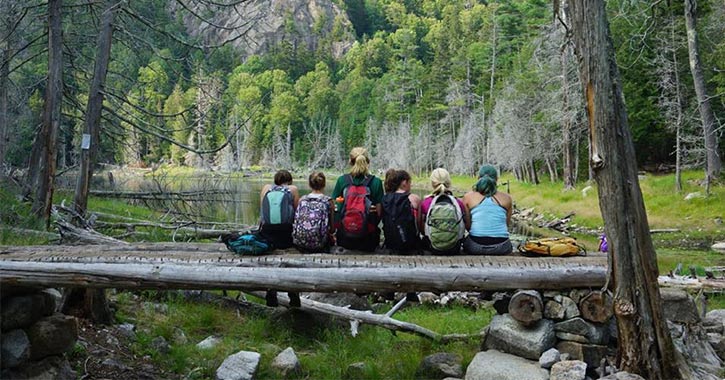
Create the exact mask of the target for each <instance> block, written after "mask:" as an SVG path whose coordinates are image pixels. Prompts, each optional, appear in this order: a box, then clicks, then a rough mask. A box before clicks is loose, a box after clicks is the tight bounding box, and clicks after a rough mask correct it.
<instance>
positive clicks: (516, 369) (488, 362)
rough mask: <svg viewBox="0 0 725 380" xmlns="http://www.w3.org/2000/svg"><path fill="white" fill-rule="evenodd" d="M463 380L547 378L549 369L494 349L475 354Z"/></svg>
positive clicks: (530, 379)
mask: <svg viewBox="0 0 725 380" xmlns="http://www.w3.org/2000/svg"><path fill="white" fill-rule="evenodd" d="M464 379H465V380H522V379H526V380H548V379H549V371H547V370H545V369H543V368H541V367H540V366H539V363H537V362H535V361H531V360H526V359H524V358H521V357H518V356H514V355H509V354H506V353H503V352H499V351H496V350H489V351H483V352H479V353H477V354H476V356H474V357H473V360H471V363H470V364H469V365H468V368H467V369H466V376H465V378H464Z"/></svg>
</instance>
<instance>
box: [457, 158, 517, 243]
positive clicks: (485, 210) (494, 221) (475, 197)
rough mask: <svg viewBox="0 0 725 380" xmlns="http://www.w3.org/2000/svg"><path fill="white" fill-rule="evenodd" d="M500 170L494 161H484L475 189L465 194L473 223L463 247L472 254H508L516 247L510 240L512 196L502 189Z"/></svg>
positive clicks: (465, 201)
mask: <svg viewBox="0 0 725 380" xmlns="http://www.w3.org/2000/svg"><path fill="white" fill-rule="evenodd" d="M497 181H498V173H497V172H496V168H494V167H493V166H491V165H483V166H481V169H480V170H479V171H478V182H476V184H475V185H474V186H473V190H474V191H470V192H468V193H467V194H466V195H464V196H463V203H464V204H465V205H466V207H467V208H468V209H469V210H470V213H471V226H470V229H469V234H468V237H467V238H466V239H465V240H464V241H463V250H464V251H465V253H466V254H469V255H507V254H510V253H511V251H512V250H513V246H512V245H511V241H510V240H509V232H508V227H509V226H510V225H511V209H512V205H513V200H512V199H511V196H510V195H508V194H506V193H504V192H501V191H498V189H497V188H496V183H497Z"/></svg>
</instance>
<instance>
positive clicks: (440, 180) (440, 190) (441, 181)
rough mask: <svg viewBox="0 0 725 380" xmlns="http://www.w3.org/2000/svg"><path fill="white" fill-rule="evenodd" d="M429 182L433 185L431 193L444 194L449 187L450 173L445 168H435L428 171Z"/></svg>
mask: <svg viewBox="0 0 725 380" xmlns="http://www.w3.org/2000/svg"><path fill="white" fill-rule="evenodd" d="M430 184H431V185H432V186H433V195H441V194H445V193H446V192H447V191H448V189H450V187H451V175H450V174H449V173H448V170H446V169H443V168H438V169H435V170H433V172H432V173H430Z"/></svg>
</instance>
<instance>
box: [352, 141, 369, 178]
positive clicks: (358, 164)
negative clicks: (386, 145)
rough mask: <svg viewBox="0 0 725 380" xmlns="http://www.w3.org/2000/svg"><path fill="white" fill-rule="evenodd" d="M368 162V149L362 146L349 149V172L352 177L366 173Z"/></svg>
mask: <svg viewBox="0 0 725 380" xmlns="http://www.w3.org/2000/svg"><path fill="white" fill-rule="evenodd" d="M369 164H370V158H369V157H368V151H367V150H366V149H365V148H363V147H356V148H352V150H351V151H350V165H352V169H350V174H351V175H352V176H353V177H359V176H364V175H367V174H368V165H369Z"/></svg>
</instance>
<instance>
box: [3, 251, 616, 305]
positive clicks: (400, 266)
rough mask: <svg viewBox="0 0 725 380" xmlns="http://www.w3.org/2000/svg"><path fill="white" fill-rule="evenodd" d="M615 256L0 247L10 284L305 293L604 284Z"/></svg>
mask: <svg viewBox="0 0 725 380" xmlns="http://www.w3.org/2000/svg"><path fill="white" fill-rule="evenodd" d="M606 273H607V260H606V256H602V255H593V256H588V257H571V258H554V257H546V258H529V257H521V256H504V257H498V256H452V257H451V256H391V255H369V254H368V255H362V254H346V255H333V254H300V253H299V252H298V251H296V250H288V251H283V252H275V254H271V255H265V256H238V255H235V254H233V253H231V252H229V251H228V250H227V249H226V248H225V247H224V245H222V244H219V243H216V244H212V243H207V244H190V243H155V244H136V245H132V244H128V245H126V244H124V245H84V246H27V247H0V285H1V286H10V285H16V286H30V287H53V286H61V287H65V286H69V287H71V286H72V287H95V288H137V289H236V290H245V291H253V290H287V291H297V292H336V291H345V292H358V293H364V292H375V291H399V292H407V291H432V292H446V291H456V290H457V291H483V290H505V289H520V288H526V289H567V288H598V287H601V286H602V285H603V284H604V282H605V277H606Z"/></svg>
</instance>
